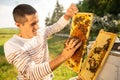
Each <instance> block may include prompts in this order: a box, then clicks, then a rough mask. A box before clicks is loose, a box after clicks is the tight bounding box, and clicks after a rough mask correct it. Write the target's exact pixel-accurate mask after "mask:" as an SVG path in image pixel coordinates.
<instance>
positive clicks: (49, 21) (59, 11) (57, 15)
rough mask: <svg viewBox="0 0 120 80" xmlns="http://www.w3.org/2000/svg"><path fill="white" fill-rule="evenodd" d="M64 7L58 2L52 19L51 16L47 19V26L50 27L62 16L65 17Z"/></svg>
mask: <svg viewBox="0 0 120 80" xmlns="http://www.w3.org/2000/svg"><path fill="white" fill-rule="evenodd" d="M63 14H64V13H63V6H62V5H60V4H59V2H58V1H57V2H56V6H55V9H54V11H53V14H52V17H51V18H50V16H48V17H46V20H45V25H46V26H49V25H51V24H53V23H55V22H56V21H57V20H58V19H59V18H60V17H61V16H62V15H63Z"/></svg>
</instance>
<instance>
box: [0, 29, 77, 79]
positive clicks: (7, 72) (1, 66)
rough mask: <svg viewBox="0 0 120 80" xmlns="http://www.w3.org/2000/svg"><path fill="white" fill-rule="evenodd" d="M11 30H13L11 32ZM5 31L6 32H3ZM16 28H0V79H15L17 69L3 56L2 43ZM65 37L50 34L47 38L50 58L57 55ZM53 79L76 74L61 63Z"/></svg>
mask: <svg viewBox="0 0 120 80" xmlns="http://www.w3.org/2000/svg"><path fill="white" fill-rule="evenodd" d="M12 31H13V32H12ZM5 32H6V33H5ZM17 32H18V30H16V29H13V30H11V29H10V30H9V29H0V80H16V76H17V70H16V69H15V68H14V66H13V65H11V64H9V63H8V62H7V60H6V58H5V56H4V51H3V44H4V43H5V42H6V41H7V40H8V39H9V38H11V37H12V35H13V34H14V33H17ZM65 40H66V38H65V37H58V36H51V37H50V38H49V39H48V45H49V52H50V58H51V59H54V58H55V57H56V56H57V55H59V54H60V53H61V51H62V49H63V47H64V41H65ZM53 73H54V79H53V80H68V79H69V78H71V77H74V76H76V75H77V74H76V73H75V72H73V71H71V70H70V69H68V68H67V67H66V66H65V64H62V65H61V66H60V67H58V68H57V69H56V70H55V71H54V72H53Z"/></svg>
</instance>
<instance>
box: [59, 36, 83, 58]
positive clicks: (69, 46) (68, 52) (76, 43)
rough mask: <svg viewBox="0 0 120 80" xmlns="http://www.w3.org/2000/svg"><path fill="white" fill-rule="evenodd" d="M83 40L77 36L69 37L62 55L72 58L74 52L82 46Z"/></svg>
mask: <svg viewBox="0 0 120 80" xmlns="http://www.w3.org/2000/svg"><path fill="white" fill-rule="evenodd" d="M81 43H82V42H81V41H80V40H79V39H78V38H76V37H71V38H68V39H67V40H66V42H65V46H64V49H63V52H62V54H61V55H62V56H63V58H65V59H68V58H70V57H71V56H72V55H73V54H74V52H75V51H76V50H77V49H78V48H79V47H80V46H81Z"/></svg>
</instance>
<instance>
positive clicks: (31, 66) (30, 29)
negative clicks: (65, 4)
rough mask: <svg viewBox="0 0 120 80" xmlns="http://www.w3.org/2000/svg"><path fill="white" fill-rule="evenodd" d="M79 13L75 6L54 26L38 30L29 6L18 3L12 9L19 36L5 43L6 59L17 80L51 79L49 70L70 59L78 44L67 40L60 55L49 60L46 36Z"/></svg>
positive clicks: (73, 39) (33, 12) (36, 18)
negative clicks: (12, 65)
mask: <svg viewBox="0 0 120 80" xmlns="http://www.w3.org/2000/svg"><path fill="white" fill-rule="evenodd" d="M77 12H78V9H77V7H76V6H75V4H71V6H70V7H69V8H68V9H67V12H66V13H65V14H64V15H63V16H62V17H61V18H60V19H59V20H58V22H56V23H55V24H53V25H51V26H48V27H44V28H41V27H40V28H39V26H38V22H39V19H38V14H37V12H36V10H35V9H34V8H33V7H32V6H30V5H28V4H20V5H18V6H16V7H15V8H14V10H13V17H14V20H15V24H16V26H17V27H18V28H19V30H20V32H19V34H16V35H14V36H13V37H12V38H11V39H10V40H8V41H7V42H6V43H5V44H4V51H5V56H6V58H7V60H8V62H9V63H11V64H14V65H15V67H16V68H17V70H18V77H17V79H18V80H52V71H53V70H55V69H56V68H57V67H58V66H60V64H62V63H63V62H64V61H65V60H66V59H68V58H70V57H71V56H72V55H73V54H74V52H75V51H76V49H78V48H79V47H80V45H81V42H80V41H79V40H78V39H76V38H71V39H68V40H67V41H66V42H65V48H64V49H63V51H62V52H61V54H60V55H59V56H57V57H56V58H55V59H53V60H52V61H49V54H48V45H47V37H48V36H50V35H52V34H54V33H56V32H58V31H60V30H62V29H63V28H64V26H65V25H66V24H67V23H68V21H69V19H70V18H71V17H72V16H74V15H75V14H76V13H77Z"/></svg>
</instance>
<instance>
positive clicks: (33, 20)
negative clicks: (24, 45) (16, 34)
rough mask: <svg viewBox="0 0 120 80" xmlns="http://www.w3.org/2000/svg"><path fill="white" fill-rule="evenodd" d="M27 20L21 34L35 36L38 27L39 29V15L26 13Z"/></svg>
mask: <svg viewBox="0 0 120 80" xmlns="http://www.w3.org/2000/svg"><path fill="white" fill-rule="evenodd" d="M25 17H26V19H27V21H26V22H24V24H22V25H21V26H19V28H20V36H21V37H23V38H32V37H33V36H36V35H37V29H39V25H38V22H39V20H38V15H37V14H32V15H26V16H25Z"/></svg>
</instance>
